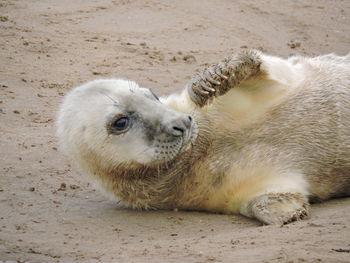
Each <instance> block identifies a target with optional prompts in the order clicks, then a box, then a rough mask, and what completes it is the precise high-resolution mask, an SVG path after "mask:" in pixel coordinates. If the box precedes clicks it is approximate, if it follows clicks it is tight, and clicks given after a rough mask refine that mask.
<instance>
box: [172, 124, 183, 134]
mask: <svg viewBox="0 0 350 263" xmlns="http://www.w3.org/2000/svg"><path fill="white" fill-rule="evenodd" d="M173 129H174V130H175V133H177V132H180V133H181V135H182V134H183V133H184V129H183V128H180V127H177V126H174V127H173Z"/></svg>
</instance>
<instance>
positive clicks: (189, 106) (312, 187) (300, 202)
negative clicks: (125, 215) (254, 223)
mask: <svg viewBox="0 0 350 263" xmlns="http://www.w3.org/2000/svg"><path fill="white" fill-rule="evenodd" d="M247 61H248V63H247ZM214 67H219V68H221V69H222V72H224V71H225V73H226V74H227V75H228V76H229V79H228V80H227V81H225V80H224V79H220V78H219V77H218V76H215V77H216V80H220V82H221V83H220V85H211V87H212V88H213V89H215V93H213V94H209V95H208V94H205V93H200V89H201V85H200V84H199V82H200V81H203V80H205V77H206V76H207V75H208V72H206V70H205V71H204V72H203V74H202V75H201V76H200V77H199V78H198V77H197V78H195V79H194V81H193V83H190V84H189V86H188V87H187V88H186V89H185V90H184V91H183V92H182V93H181V94H178V95H176V94H174V95H170V96H168V97H166V98H162V99H161V100H162V102H163V103H164V105H166V106H167V107H169V108H171V109H173V110H175V111H176V112H179V113H186V114H192V115H193V117H194V119H195V121H196V123H197V125H198V131H199V133H198V137H197V139H196V141H195V142H194V143H193V144H192V147H190V149H189V150H187V151H185V152H181V153H180V154H178V155H177V156H176V157H175V158H174V159H172V160H169V161H167V162H163V163H159V162H155V163H153V162H150V163H144V164H141V163H139V162H133V161H128V162H118V161H116V160H115V159H113V158H112V159H111V160H113V161H111V160H107V158H105V157H104V154H102V153H103V147H101V145H99V144H98V143H97V145H96V147H97V148H94V147H85V146H84V143H83V142H81V143H77V142H75V140H76V139H77V137H78V136H80V134H79V132H78V131H77V132H74V133H73V132H69V131H68V130H69V129H70V127H69V125H66V126H65V128H64V129H63V128H59V132H58V133H59V137H60V140H61V143H62V144H63V145H64V146H65V147H66V148H68V153H69V154H70V155H71V156H72V157H73V159H75V161H77V162H78V164H79V165H80V167H81V168H82V169H83V170H84V171H85V172H86V173H88V174H90V175H91V176H92V178H94V180H95V181H97V182H98V183H99V184H100V185H101V186H102V188H103V189H104V190H105V191H106V192H108V193H109V194H111V195H112V196H114V197H115V198H116V199H118V200H121V201H122V202H123V203H125V204H126V205H129V206H132V207H134V208H146V209H174V208H179V209H190V210H206V211H215V212H223V213H241V214H243V215H246V216H249V217H255V218H257V219H259V220H260V221H262V222H263V223H266V224H273V223H288V222H290V221H293V220H298V219H300V218H303V217H305V216H306V215H307V214H308V202H309V200H326V199H328V198H331V197H340V196H349V195H350V57H349V55H348V56H347V57H338V56H335V55H327V56H321V57H316V58H305V57H292V58H290V59H288V60H284V59H281V58H277V57H271V56H268V55H265V54H262V53H259V52H255V51H250V52H243V53H241V54H238V55H234V56H233V57H231V58H228V59H226V60H225V61H224V63H221V64H220V63H219V64H217V65H214ZM207 84H208V83H207ZM101 85H102V86H103V84H101ZM208 85H209V84H208ZM116 88H117V87H116ZM203 94H204V95H203ZM130 96H133V94H132V93H131V94H130ZM67 103H68V104H69V103H70V102H66V104H64V105H63V106H62V108H61V113H60V117H59V121H58V126H59V127H61V126H62V125H63V124H64V123H66V122H67V121H66V117H65V114H64V109H65V107H67ZM70 106H72V105H70ZM72 107H79V105H75V106H74V105H73V106H72ZM70 125H73V124H70ZM68 137H69V138H68ZM91 139H93V138H91ZM67 140H68V143H67ZM77 140H78V139H77ZM78 141H80V139H79V140H78Z"/></svg>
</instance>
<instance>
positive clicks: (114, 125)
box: [109, 116, 130, 134]
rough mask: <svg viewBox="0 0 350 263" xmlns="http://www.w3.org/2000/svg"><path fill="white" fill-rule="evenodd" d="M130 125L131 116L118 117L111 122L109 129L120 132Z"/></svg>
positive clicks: (112, 131)
mask: <svg viewBox="0 0 350 263" xmlns="http://www.w3.org/2000/svg"><path fill="white" fill-rule="evenodd" d="M129 127H130V119H129V117H126V116H123V117H119V118H116V119H114V120H112V121H111V122H110V125H109V131H110V132H111V133H116V134H120V133H123V132H126V131H127V130H128V129H129Z"/></svg>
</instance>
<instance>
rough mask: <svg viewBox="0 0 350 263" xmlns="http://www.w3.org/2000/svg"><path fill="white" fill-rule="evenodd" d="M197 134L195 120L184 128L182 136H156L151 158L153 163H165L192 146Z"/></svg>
mask: <svg viewBox="0 0 350 263" xmlns="http://www.w3.org/2000/svg"><path fill="white" fill-rule="evenodd" d="M197 135H198V127H197V124H196V123H195V121H193V122H192V123H191V126H190V127H189V128H188V129H186V130H185V131H184V132H183V134H182V136H178V137H176V138H174V137H172V138H171V139H170V138H169V137H163V138H158V139H157V141H156V144H155V150H154V156H153V160H154V162H155V163H157V164H159V163H165V162H168V161H171V160H173V159H175V158H176V157H177V156H178V155H179V154H181V153H183V152H186V151H188V150H190V149H191V148H192V145H193V143H194V142H195V140H196V138H197Z"/></svg>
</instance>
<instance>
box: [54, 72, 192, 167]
mask: <svg viewBox="0 0 350 263" xmlns="http://www.w3.org/2000/svg"><path fill="white" fill-rule="evenodd" d="M58 122H59V135H60V137H61V138H62V137H65V138H64V139H65V142H63V140H62V142H63V143H64V144H66V148H68V150H72V149H73V152H74V153H73V154H75V155H77V154H81V152H93V153H94V155H95V156H98V158H99V159H100V160H103V162H106V163H109V166H110V165H111V164H113V165H117V164H120V163H125V162H127V163H129V162H132V163H141V164H159V163H162V162H166V161H169V160H172V159H173V158H175V157H176V156H177V155H178V154H179V153H181V152H183V151H185V150H186V149H188V148H189V147H190V145H191V142H193V141H194V139H195V138H196V135H197V126H196V124H195V122H194V120H193V119H192V117H191V116H189V115H185V114H182V113H179V112H176V111H174V110H172V109H170V108H169V107H167V106H166V105H164V104H162V103H161V102H160V101H159V99H158V97H157V96H156V95H155V94H154V93H153V92H151V91H150V90H148V89H143V88H139V87H138V86H137V84H136V83H134V82H130V81H125V80H120V79H117V80H115V79H114V80H97V81H93V82H90V83H88V84H86V85H83V86H81V87H78V88H76V89H75V90H73V91H72V92H71V93H70V94H68V95H67V97H66V100H65V102H64V103H63V106H62V108H61V112H60V116H59V120H58ZM62 135H63V136H62ZM67 137H68V138H67ZM87 155H88V154H87Z"/></svg>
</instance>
